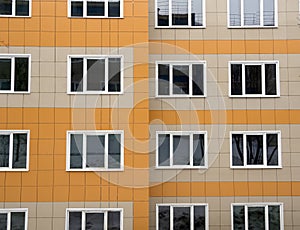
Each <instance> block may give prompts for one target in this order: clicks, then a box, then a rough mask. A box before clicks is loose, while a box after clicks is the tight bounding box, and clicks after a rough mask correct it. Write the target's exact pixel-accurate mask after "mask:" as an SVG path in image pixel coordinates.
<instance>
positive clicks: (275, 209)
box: [268, 205, 280, 230]
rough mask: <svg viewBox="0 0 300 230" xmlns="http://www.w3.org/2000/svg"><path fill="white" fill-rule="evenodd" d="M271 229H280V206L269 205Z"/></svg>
mask: <svg viewBox="0 0 300 230" xmlns="http://www.w3.org/2000/svg"><path fill="white" fill-rule="evenodd" d="M268 208H269V229H271V230H280V206H279V205H269V207H268Z"/></svg>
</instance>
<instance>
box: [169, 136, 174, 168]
mask: <svg viewBox="0 0 300 230" xmlns="http://www.w3.org/2000/svg"><path fill="white" fill-rule="evenodd" d="M173 156H174V150H173V134H170V166H173V160H174V159H173Z"/></svg>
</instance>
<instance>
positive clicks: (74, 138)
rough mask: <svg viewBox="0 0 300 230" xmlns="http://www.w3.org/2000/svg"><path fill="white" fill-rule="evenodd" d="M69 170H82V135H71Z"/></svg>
mask: <svg viewBox="0 0 300 230" xmlns="http://www.w3.org/2000/svg"><path fill="white" fill-rule="evenodd" d="M70 136H71V138H70V139H71V146H70V168H71V169H76V168H82V153H83V143H82V142H83V135H82V134H71V135H70Z"/></svg>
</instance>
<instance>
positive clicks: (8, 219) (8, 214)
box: [6, 212, 11, 230]
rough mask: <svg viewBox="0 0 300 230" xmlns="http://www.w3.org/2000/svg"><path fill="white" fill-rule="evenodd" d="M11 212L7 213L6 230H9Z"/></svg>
mask: <svg viewBox="0 0 300 230" xmlns="http://www.w3.org/2000/svg"><path fill="white" fill-rule="evenodd" d="M10 222H11V212H7V228H6V229H7V230H10Z"/></svg>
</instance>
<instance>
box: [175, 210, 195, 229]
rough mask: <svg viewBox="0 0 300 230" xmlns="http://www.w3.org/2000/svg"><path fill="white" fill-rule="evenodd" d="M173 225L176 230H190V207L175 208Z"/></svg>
mask: <svg viewBox="0 0 300 230" xmlns="http://www.w3.org/2000/svg"><path fill="white" fill-rule="evenodd" d="M173 214H174V217H173V225H174V230H182V229H190V227H191V220H190V217H191V214H190V208H189V207H174V208H173Z"/></svg>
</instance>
